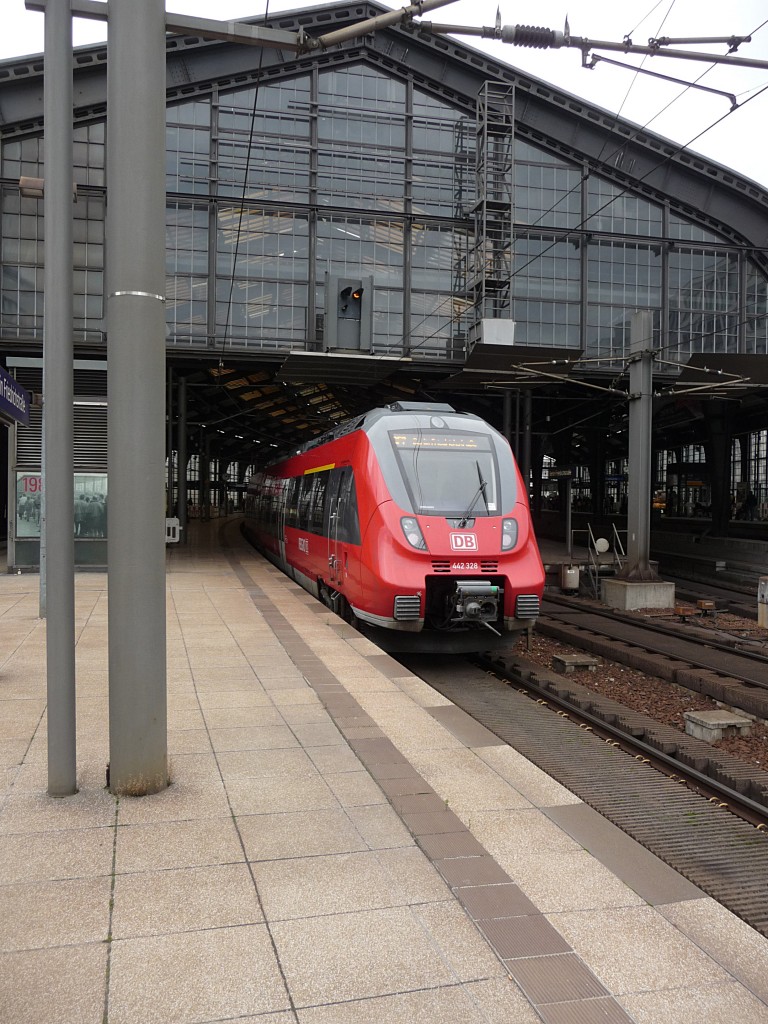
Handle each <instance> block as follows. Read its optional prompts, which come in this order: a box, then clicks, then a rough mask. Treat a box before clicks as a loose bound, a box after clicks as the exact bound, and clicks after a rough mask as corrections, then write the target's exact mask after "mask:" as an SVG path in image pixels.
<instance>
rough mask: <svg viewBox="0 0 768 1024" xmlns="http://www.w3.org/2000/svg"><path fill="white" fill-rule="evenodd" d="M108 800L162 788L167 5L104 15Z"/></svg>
mask: <svg viewBox="0 0 768 1024" xmlns="http://www.w3.org/2000/svg"><path fill="white" fill-rule="evenodd" d="M107 109H108V125H107V196H108V207H107V222H106V243H107V274H108V278H107V296H108V298H107V328H108V346H107V355H108V360H107V362H108V378H109V412H108V428H109V747H110V789H111V790H112V792H113V793H128V794H135V795H142V794H147V793H154V792H157V791H158V790H160V789H163V788H164V787H165V786H166V785H167V784H168V764H167V761H168V758H167V751H168V739H167V726H166V722H167V695H166V669H165V652H166V639H165V528H164V527H165V355H166V353H165V305H164V302H165V298H164V296H165V6H164V2H163V0H133V3H130V4H126V3H115V4H110V8H109V43H108V60H107Z"/></svg>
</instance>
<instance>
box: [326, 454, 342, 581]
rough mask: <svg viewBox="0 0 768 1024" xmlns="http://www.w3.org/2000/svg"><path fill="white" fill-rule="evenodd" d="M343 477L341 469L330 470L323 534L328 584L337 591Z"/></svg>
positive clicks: (340, 562) (339, 572) (339, 567)
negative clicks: (325, 523)
mask: <svg viewBox="0 0 768 1024" xmlns="http://www.w3.org/2000/svg"><path fill="white" fill-rule="evenodd" d="M343 475H344V470H342V469H332V470H331V474H330V480H329V482H328V500H327V503H326V515H327V517H328V518H327V526H326V531H325V534H326V536H327V538H328V582H329V583H330V584H331V586H332V587H334V589H336V590H338V589H339V587H340V585H341V583H342V582H343V563H342V560H343V557H344V552H343V536H344V529H343V516H344V508H343V502H342V497H341V490H342V487H341V484H342V479H343Z"/></svg>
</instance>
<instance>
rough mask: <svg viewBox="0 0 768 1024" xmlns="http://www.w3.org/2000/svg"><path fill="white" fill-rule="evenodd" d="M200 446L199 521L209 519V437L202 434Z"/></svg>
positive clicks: (204, 521) (205, 521)
mask: <svg viewBox="0 0 768 1024" xmlns="http://www.w3.org/2000/svg"><path fill="white" fill-rule="evenodd" d="M201 440H202V444H201V445H200V521H201V522H203V523H207V522H208V520H209V519H210V518H211V435H210V434H203V436H202V438H201Z"/></svg>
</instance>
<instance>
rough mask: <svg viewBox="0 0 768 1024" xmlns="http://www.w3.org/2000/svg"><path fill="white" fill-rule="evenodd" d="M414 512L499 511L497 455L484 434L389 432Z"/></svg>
mask: <svg viewBox="0 0 768 1024" xmlns="http://www.w3.org/2000/svg"><path fill="white" fill-rule="evenodd" d="M389 436H390V440H391V442H392V447H393V448H394V450H395V454H396V456H397V461H398V464H399V466H400V469H401V471H402V474H403V478H404V479H405V483H406V486H407V488H408V493H409V495H410V498H411V502H412V504H413V511H414V512H416V513H418V514H419V515H426V516H447V517H462V516H467V517H470V516H472V517H477V516H495V515H498V514H499V497H498V495H499V482H498V472H497V466H496V454H495V452H494V449H493V446H492V443H491V439H490V437H489V436H488V435H487V434H474V433H470V432H459V431H425V430H420V429H419V428H415V429H407V430H392V431H390V434H389Z"/></svg>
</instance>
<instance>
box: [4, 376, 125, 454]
mask: <svg viewBox="0 0 768 1024" xmlns="http://www.w3.org/2000/svg"><path fill="white" fill-rule="evenodd" d="M16 380H18V382H19V384H21V386H22V387H25V388H26V389H27V390H28V391H31V392H34V393H36V394H39V393H40V392H41V391H42V389H43V371H42V369H41V368H40V367H36V366H35V367H27V366H20V367H17V368H16ZM74 390H75V401H76V402H77V400H78V398H85V399H89V398H90V399H99V400H104V401H106V394H107V375H106V372H104V371H101V370H78V369H76V370H75V384H74ZM73 429H74V437H75V440H74V449H73V453H72V455H73V461H74V471H75V473H95V472H102V473H106V471H107V408H106V405H75V407H74V409H73ZM42 437H43V415H42V410H41V409H40V407H39V406H34V405H33V406H32V407H31V408H30V410H29V426H28V427H19V428H18V430H17V431H16V468H17V469H18V470H19V471H21V472H25V473H28V472H39V471H40V467H41V464H42V447H43V445H42Z"/></svg>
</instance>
